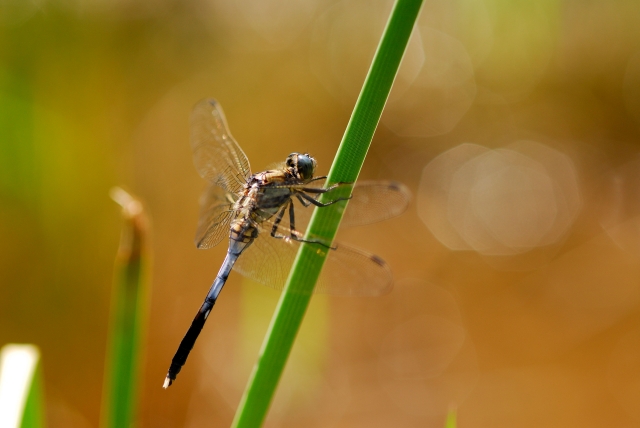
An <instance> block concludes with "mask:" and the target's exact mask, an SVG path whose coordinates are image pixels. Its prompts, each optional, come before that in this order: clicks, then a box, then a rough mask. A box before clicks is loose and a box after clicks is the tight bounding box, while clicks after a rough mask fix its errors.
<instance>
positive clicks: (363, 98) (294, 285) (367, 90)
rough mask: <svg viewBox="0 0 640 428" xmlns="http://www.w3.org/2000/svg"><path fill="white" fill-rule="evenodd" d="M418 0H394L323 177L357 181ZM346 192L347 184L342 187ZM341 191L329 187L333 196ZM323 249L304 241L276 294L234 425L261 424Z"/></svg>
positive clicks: (330, 217)
mask: <svg viewBox="0 0 640 428" xmlns="http://www.w3.org/2000/svg"><path fill="white" fill-rule="evenodd" d="M421 5H422V0H397V1H396V4H395V5H394V8H393V11H392V12H391V16H390V18H389V21H388V22H387V26H386V28H385V30H384V33H383V35H382V38H381V40H380V44H379V45H378V49H377V51H376V54H375V56H374V59H373V63H372V64H371V67H370V69H369V73H368V74H367V78H366V80H365V83H364V86H363V88H362V91H361V92H360V96H359V97H358V101H357V102H356V106H355V109H354V111H353V114H352V115H351V119H350V121H349V124H348V125H347V129H346V131H345V134H344V137H343V138H342V142H341V143H340V147H339V148H338V152H337V154H336V158H335V160H334V162H333V165H332V167H331V170H330V172H329V176H328V179H327V183H328V184H330V183H337V182H355V181H356V180H357V178H358V175H359V174H360V170H361V169H362V165H363V163H364V159H365V156H366V154H367V151H368V150H369V146H370V144H371V140H372V138H373V134H374V132H375V130H376V127H377V125H378V122H379V120H380V116H381V115H382V110H383V108H384V105H385V103H386V101H387V98H388V96H389V92H390V91H391V86H392V84H393V81H394V79H395V76H396V74H397V72H398V67H399V66H400V61H401V60H402V56H403V55H404V51H405V48H406V46H407V43H408V41H409V36H410V35H411V31H412V29H413V25H414V23H415V21H416V18H417V16H418V12H419V10H420V6H421ZM344 191H345V192H348V188H345V189H344ZM339 196H342V195H341V194H339V193H333V194H332V197H339ZM342 212H343V211H342V210H336V209H333V208H324V209H316V210H315V211H314V214H313V216H312V218H311V222H310V223H309V228H308V233H309V234H310V235H314V236H319V237H321V238H324V239H326V240H328V241H333V238H334V237H335V234H336V231H337V229H338V226H339V224H340V220H341V218H342ZM325 258H326V252H323V251H320V252H319V251H317V248H315V247H313V246H309V245H302V246H301V248H300V251H299V252H298V256H297V258H296V261H295V263H294V265H293V267H292V269H291V273H290V275H289V279H288V281H287V285H286V286H285V290H284V292H283V293H282V296H281V297H280V301H279V303H278V306H277V308H276V313H275V314H274V316H273V318H272V320H271V325H270V326H269V330H268V331H267V335H266V337H265V340H264V343H263V345H262V349H261V351H260V356H259V357H258V361H257V363H256V365H255V367H254V369H253V373H252V374H251V378H250V380H249V383H248V385H247V388H246V389H245V392H244V395H243V397H242V400H241V402H240V405H239V407H238V410H237V412H236V415H235V418H234V420H233V424H232V426H233V427H236V428H247V427H259V426H261V425H262V423H263V421H264V419H265V417H266V414H267V411H268V409H269V405H270V404H271V401H272V398H273V394H274V392H275V389H276V387H277V385H278V381H279V380H280V377H281V375H282V371H283V370H284V366H285V363H286V361H287V358H288V357H289V353H290V351H291V347H292V346H293V342H294V340H295V337H296V335H297V333H298V330H299V328H300V324H301V323H302V319H303V317H304V314H305V312H306V310H307V307H308V305H309V300H310V298H311V293H312V292H313V288H314V286H315V283H316V281H317V279H318V276H319V275H320V271H321V269H322V265H323V263H324V260H325Z"/></svg>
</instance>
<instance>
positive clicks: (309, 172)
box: [286, 153, 316, 180]
mask: <svg viewBox="0 0 640 428" xmlns="http://www.w3.org/2000/svg"><path fill="white" fill-rule="evenodd" d="M286 165H287V169H288V170H289V171H290V172H291V174H293V176H294V177H296V178H298V179H300V180H309V179H311V178H313V173H314V171H315V170H316V160H315V159H314V158H313V157H311V155H310V154H308V153H291V154H290V155H289V156H287V162H286Z"/></svg>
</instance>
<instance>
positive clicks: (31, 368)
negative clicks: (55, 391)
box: [0, 344, 45, 428]
mask: <svg viewBox="0 0 640 428" xmlns="http://www.w3.org/2000/svg"><path fill="white" fill-rule="evenodd" d="M43 385H44V383H43V379H42V369H41V368H40V351H39V350H38V348H37V347H36V346H34V345H18V344H8V345H5V346H4V347H3V348H2V350H0V427H6V428H42V427H44V426H45V416H44V392H43Z"/></svg>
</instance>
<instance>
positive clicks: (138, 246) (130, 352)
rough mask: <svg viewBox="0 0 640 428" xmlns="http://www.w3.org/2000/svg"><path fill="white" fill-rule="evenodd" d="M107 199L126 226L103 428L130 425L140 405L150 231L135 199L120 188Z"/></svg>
mask: <svg viewBox="0 0 640 428" xmlns="http://www.w3.org/2000/svg"><path fill="white" fill-rule="evenodd" d="M111 197H112V198H113V199H114V200H115V201H116V202H117V203H118V204H120V205H121V206H122V215H123V217H124V221H125V224H124V227H123V231H122V237H121V240H120V247H119V249H118V254H117V256H116V261H115V268H114V276H115V278H114V284H113V294H112V303H111V319H110V326H109V341H108V345H107V359H106V361H105V379H104V392H103V397H102V420H101V424H102V427H104V428H111V427H113V428H116V427H118V428H120V427H127V428H128V427H131V426H132V425H133V424H134V422H135V418H136V409H137V404H138V389H139V381H140V369H141V363H142V355H141V349H142V342H143V340H144V331H145V326H146V320H147V308H148V300H149V298H148V295H149V293H148V286H147V281H146V277H145V272H146V269H147V267H148V264H149V260H148V259H149V255H148V251H147V248H146V241H147V236H148V233H149V232H148V225H147V220H146V217H145V215H144V211H143V209H142V204H141V203H140V202H139V201H138V200H136V199H135V198H133V197H132V196H131V195H129V194H128V193H127V192H125V191H124V190H122V189H120V188H114V189H112V190H111Z"/></svg>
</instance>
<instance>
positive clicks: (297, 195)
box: [296, 193, 311, 208]
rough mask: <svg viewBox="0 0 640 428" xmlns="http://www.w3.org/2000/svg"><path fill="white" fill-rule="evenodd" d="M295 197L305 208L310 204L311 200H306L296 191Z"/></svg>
mask: <svg viewBox="0 0 640 428" xmlns="http://www.w3.org/2000/svg"><path fill="white" fill-rule="evenodd" d="M296 198H298V200H299V201H300V203H301V204H302V206H303V207H305V208H306V207H308V206H309V205H311V202H307V201H306V200H305V199H302V197H301V196H300V194H298V193H296Z"/></svg>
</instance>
